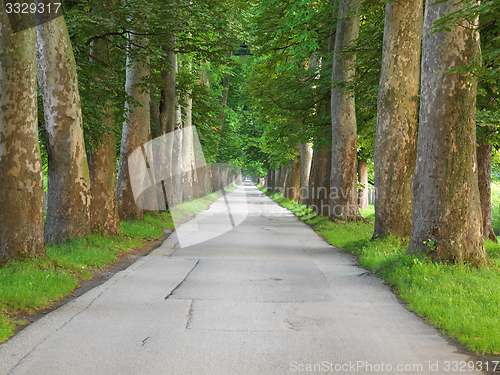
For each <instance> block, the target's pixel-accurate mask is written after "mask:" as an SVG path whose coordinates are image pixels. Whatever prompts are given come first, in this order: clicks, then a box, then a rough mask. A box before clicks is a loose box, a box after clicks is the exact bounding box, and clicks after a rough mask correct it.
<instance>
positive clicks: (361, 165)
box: [358, 160, 368, 208]
mask: <svg viewBox="0 0 500 375" xmlns="http://www.w3.org/2000/svg"><path fill="white" fill-rule="evenodd" d="M358 181H359V183H360V184H363V188H362V189H360V190H359V194H358V206H359V208H367V207H368V164H367V163H366V160H358Z"/></svg>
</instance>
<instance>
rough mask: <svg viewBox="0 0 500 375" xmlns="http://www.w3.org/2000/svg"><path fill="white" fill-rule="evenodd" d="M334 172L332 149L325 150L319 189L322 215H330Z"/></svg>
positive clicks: (319, 205) (320, 212)
mask: <svg viewBox="0 0 500 375" xmlns="http://www.w3.org/2000/svg"><path fill="white" fill-rule="evenodd" d="M331 174H332V149H331V147H330V148H329V149H328V150H326V151H325V159H324V162H323V173H322V176H321V186H320V187H319V190H318V193H317V194H318V203H317V204H318V209H319V215H320V216H327V217H329V216H330V203H329V201H330V186H331V184H330V177H331Z"/></svg>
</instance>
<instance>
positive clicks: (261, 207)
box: [0, 182, 478, 375]
mask: <svg viewBox="0 0 500 375" xmlns="http://www.w3.org/2000/svg"><path fill="white" fill-rule="evenodd" d="M228 201H229V207H230V208H231V211H232V214H233V215H234V216H235V217H238V215H240V218H241V215H246V213H247V212H248V216H247V217H246V219H245V220H244V221H243V222H242V223H241V224H240V225H239V226H236V227H235V228H234V229H231V230H229V231H227V232H226V233H223V234H221V235H219V236H217V237H215V238H212V239H209V240H207V241H204V242H200V243H198V244H195V245H192V246H188V247H182V248H181V247H180V246H179V243H178V241H177V240H176V235H175V232H174V234H173V235H171V236H170V237H169V239H167V240H166V241H165V243H164V244H163V245H162V246H161V247H160V248H158V249H157V250H155V251H153V252H152V253H150V255H148V256H146V257H143V258H141V259H139V260H138V261H136V262H135V263H134V264H133V265H131V266H130V267H129V268H127V269H126V270H124V271H121V272H119V273H117V274H115V275H114V276H113V277H112V278H110V279H109V280H108V281H107V282H105V283H104V284H102V285H100V286H98V287H96V288H94V289H92V290H90V291H89V292H87V293H85V294H84V295H82V296H81V297H79V298H77V299H76V300H74V301H72V302H69V303H68V304H66V305H64V306H63V307H61V308H59V309H57V310H55V311H53V312H52V313H50V314H48V315H47V316H45V317H44V318H42V319H40V320H38V321H37V322H35V323H34V324H32V325H30V326H29V327H27V328H26V329H25V330H23V331H21V332H20V333H19V334H18V335H17V336H16V337H14V338H13V339H11V340H9V341H8V342H7V343H5V344H3V345H1V346H0V374H12V375H14V374H15V375H18V374H23V375H24V374H34V375H35V374H36V375H57V374H71V375H80V374H81V375H89V374H107V375H111V374H117V375H124V374H134V375H137V374H173V375H182V374H186V375H188V374H189V375H191V374H200V375H201V374H203V375H206V374H221V375H226V374H227V375H238V374H242V375H243V374H244V375H251V374H259V375H261V374H265V375H271V374H306V373H307V374H447V373H450V374H452V373H456V372H454V371H452V367H451V366H453V361H458V363H460V361H465V362H468V361H470V360H471V359H470V358H469V357H467V356H465V355H461V354H458V353H457V350H456V348H455V347H453V346H451V345H449V344H448V343H447V341H446V339H445V338H444V337H443V336H441V335H440V334H439V333H438V332H437V331H436V330H435V329H434V328H432V327H431V326H430V325H428V324H427V323H424V322H423V321H422V320H421V319H420V318H418V317H417V316H416V315H415V314H413V313H412V312H409V311H407V310H406V309H405V308H404V306H403V305H402V304H401V303H400V302H399V301H398V300H397V298H396V297H395V296H394V294H393V293H392V292H391V291H390V289H389V287H388V286H386V285H384V283H383V281H382V280H380V279H378V278H376V277H374V276H373V275H371V274H370V273H367V272H366V270H364V269H362V268H358V267H357V266H356V261H355V260H354V259H353V258H352V257H351V256H349V255H347V254H345V253H343V252H342V251H341V250H340V249H337V248H335V247H332V246H330V245H328V244H327V243H326V242H325V241H324V240H322V239H321V238H320V237H318V236H317V235H316V234H315V233H314V231H313V230H312V229H311V228H310V227H309V226H307V225H306V224H304V223H302V222H301V221H300V220H299V219H298V218H296V217H295V216H293V214H291V213H290V212H289V211H288V210H286V209H284V208H281V207H280V206H278V205H277V204H276V203H274V202H273V201H271V200H270V199H269V198H268V197H266V196H265V195H263V194H262V193H261V192H260V191H259V190H258V189H257V188H256V187H255V186H253V185H252V184H251V183H248V182H247V183H244V184H242V185H240V187H239V188H238V189H237V190H236V191H235V192H233V193H231V194H229V195H228ZM211 210H212V211H214V210H215V212H217V213H218V214H219V217H218V216H217V214H216V215H212V217H211V218H210V214H206V215H205V217H207V218H210V220H211V221H210V220H209V221H203V220H201V221H200V222H199V223H197V224H196V226H197V228H198V232H194V233H192V235H191V237H190V238H191V239H195V240H196V238H202V239H203V238H206V237H204V235H206V234H207V233H208V234H210V233H214V231H215V232H216V231H217V230H218V229H217V220H220V221H221V223H220V226H219V228H220V227H224V228H226V227H227V225H228V221H227V215H226V213H227V212H228V206H227V205H226V204H225V201H224V200H223V199H222V198H221V199H219V200H218V201H216V202H215V203H214V204H213V205H212V206H211ZM209 211H210V210H209ZM210 212H211V211H210ZM221 213H223V214H224V215H226V216H224V217H222V216H220V214H221ZM199 217H202V219H203V215H201V216H199ZM207 220H208V219H207ZM214 220H215V221H214ZM224 220H226V221H225V222H224V223H222V221H224ZM204 232H205V233H204ZM197 236H198V237H197ZM194 242H196V241H194ZM447 369H449V371H447ZM466 373H467V374H476V373H478V372H475V371H473V372H471V371H467V372H466Z"/></svg>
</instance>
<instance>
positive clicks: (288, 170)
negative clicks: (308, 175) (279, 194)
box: [283, 160, 294, 198]
mask: <svg viewBox="0 0 500 375" xmlns="http://www.w3.org/2000/svg"><path fill="white" fill-rule="evenodd" d="M293 164H294V160H290V162H289V163H288V164H287V166H286V178H285V183H284V186H283V197H284V198H290V185H291V183H292V176H293Z"/></svg>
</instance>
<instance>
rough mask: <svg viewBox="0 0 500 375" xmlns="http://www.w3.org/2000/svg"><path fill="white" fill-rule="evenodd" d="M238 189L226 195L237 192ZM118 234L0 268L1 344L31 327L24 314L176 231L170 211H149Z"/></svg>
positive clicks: (196, 208)
mask: <svg viewBox="0 0 500 375" xmlns="http://www.w3.org/2000/svg"><path fill="white" fill-rule="evenodd" d="M236 188H237V187H236V186H233V187H231V188H229V189H226V191H227V192H231V191H233V190H235V189H236ZM220 196H221V194H220V193H212V194H209V195H207V196H205V197H203V198H200V199H195V200H192V201H190V202H185V203H183V204H182V205H181V206H179V208H178V209H177V210H176V213H177V215H178V216H177V218H178V219H179V220H181V219H182V218H183V216H184V217H185V218H187V217H188V215H189V214H194V213H197V212H200V211H202V210H205V209H207V207H208V206H209V205H210V204H211V203H213V202H214V201H215V200H217V199H218V198H219V197H220ZM120 227H121V233H120V234H118V235H115V236H103V235H99V234H91V235H88V236H85V237H81V238H77V239H72V240H70V241H68V242H66V243H64V244H61V245H53V246H47V247H46V251H47V257H43V258H37V259H33V260H28V261H23V262H17V261H16V262H10V263H8V264H7V265H6V266H4V267H2V268H0V342H4V341H5V340H7V339H8V338H9V337H10V336H11V335H12V334H13V332H14V331H15V330H16V327H19V326H22V325H26V324H27V321H26V320H20V319H18V318H17V316H19V314H20V313H28V314H33V313H35V312H36V311H37V310H39V309H42V308H45V307H47V306H49V304H50V303H51V302H52V301H56V300H58V299H61V298H63V297H65V296H68V295H69V294H71V292H72V291H73V290H74V289H75V288H77V287H78V286H79V285H80V281H81V280H89V279H91V278H92V273H91V271H92V270H103V269H106V268H107V267H109V266H111V265H113V264H115V263H117V262H118V260H119V259H120V256H121V255H122V254H126V253H128V252H130V251H131V250H133V249H136V248H139V247H142V246H144V245H145V244H146V243H147V242H148V240H151V239H155V240H158V239H160V237H161V236H162V235H163V234H164V231H163V230H164V229H165V228H169V229H174V223H173V220H172V216H171V214H170V212H169V211H165V212H159V213H145V215H144V220H131V221H123V222H121V223H120Z"/></svg>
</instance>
